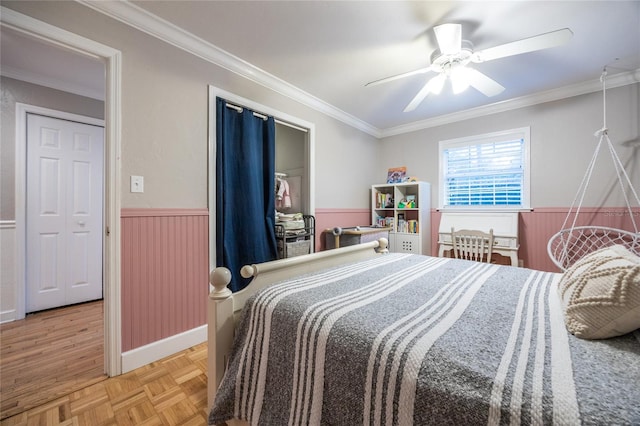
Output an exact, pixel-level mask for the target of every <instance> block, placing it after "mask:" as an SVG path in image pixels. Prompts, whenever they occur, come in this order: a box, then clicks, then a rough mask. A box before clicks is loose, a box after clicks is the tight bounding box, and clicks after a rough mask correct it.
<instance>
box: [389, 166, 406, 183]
mask: <svg viewBox="0 0 640 426" xmlns="http://www.w3.org/2000/svg"><path fill="white" fill-rule="evenodd" d="M406 175H407V168H406V167H405V166H402V167H392V168H390V169H389V170H388V171H387V183H402V182H403V181H404V178H405V176H406Z"/></svg>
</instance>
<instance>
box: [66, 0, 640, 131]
mask: <svg viewBox="0 0 640 426" xmlns="http://www.w3.org/2000/svg"><path fill="white" fill-rule="evenodd" d="M76 1H77V2H78V3H81V4H83V5H85V6H87V7H89V8H92V9H94V10H96V11H98V12H100V13H103V14H105V15H107V16H109V17H111V18H113V19H116V20H118V21H120V22H123V23H125V24H127V25H129V26H131V27H133V28H136V29H138V30H140V31H142V32H144V33H147V34H149V35H151V36H153V37H156V38H158V39H160V40H162V41H164V42H166V43H168V44H171V45H172V46H175V47H177V48H179V49H182V50H184V51H187V52H189V53H191V54H193V55H195V56H197V57H199V58H201V59H204V60H206V61H208V62H211V63H213V64H215V65H218V66H220V67H222V68H224V69H226V70H229V71H231V72H233V73H236V74H238V75H240V76H242V77H244V78H247V79H249V80H251V81H253V82H255V83H257V84H260V85H262V86H264V87H266V88H268V89H271V90H273V91H275V92H277V93H280V94H281V95H284V96H286V97H288V98H291V99H293V100H295V101H297V102H300V103H301V104H304V105H306V106H308V107H310V108H312V109H314V110H316V111H318V112H321V113H323V114H326V115H328V116H329V117H332V118H335V119H336V120H339V121H341V122H343V123H345V124H347V125H349V126H351V127H354V128H356V129H358V130H361V131H363V132H365V133H368V134H370V135H372V136H374V137H376V138H378V139H381V138H386V137H389V136H395V135H400V134H404V133H411V132H415V131H418V130H423V129H427V128H431V127H437V126H442V125H445V124H450V123H455V122H458V121H463V120H469V119H473V118H478V117H483V116H486V115H490V114H496V113H500V112H505V111H509V110H513V109H517V108H523V107H527V106H532V105H536V104H540V103H544V102H551V101H556V100H560V99H565V98H570V97H573V96H578V95H583V94H587V93H592V92H597V91H599V90H602V83H601V82H600V79H599V78H598V79H595V80H592V81H587V82H583V83H578V84H574V85H570V86H565V87H561V88H558V89H552V90H548V91H545V92H540V93H536V94H533V95H528V96H522V97H520V98H514V99H510V100H506V101H501V102H496V103H493V104H489V105H484V106H481V107H477V108H471V109H468V110H464V111H460V112H456V113H452V114H446V115H441V116H438V117H433V118H429V119H426V120H420V121H415V122H411V123H408V124H403V125H400V126H395V127H389V128H386V129H379V128H377V127H375V126H373V125H371V124H369V123H367V122H365V121H363V120H361V119H359V118H357V117H355V116H353V115H351V114H349V113H347V112H345V111H343V110H341V109H339V108H336V107H334V106H333V105H330V104H328V103H327V102H325V101H323V100H321V99H319V98H317V97H315V96H313V95H311V94H309V93H307V92H305V91H304V90H302V89H300V88H298V87H296V86H294V85H292V84H290V83H287V82H286V81H284V80H282V79H280V78H278V77H276V76H274V75H272V74H270V73H268V72H266V71H264V70H262V69H260V68H258V67H256V66H255V65H253V64H251V63H249V62H247V61H245V60H243V59H241V58H239V57H237V56H235V55H233V54H231V53H229V52H227V51H225V50H223V49H220V48H219V47H217V46H215V45H214V44H211V43H209V42H207V41H205V40H203V39H201V38H199V37H196V36H195V35H193V34H191V33H189V32H187V31H185V30H184V29H182V28H180V27H178V26H176V25H174V24H172V23H170V22H168V21H166V20H164V19H162V18H160V17H158V16H156V15H153V14H152V13H150V12H148V11H146V10H144V9H142V8H140V7H138V6H136V5H135V4H132V3H130V2H128V1H116V2H103V1H91V0H76ZM639 81H640V69H636V70H633V71H630V72H626V73H619V74H615V75H613V76H610V77H608V78H607V87H608V88H615V87H620V86H625V85H629V84H634V83H637V82H639Z"/></svg>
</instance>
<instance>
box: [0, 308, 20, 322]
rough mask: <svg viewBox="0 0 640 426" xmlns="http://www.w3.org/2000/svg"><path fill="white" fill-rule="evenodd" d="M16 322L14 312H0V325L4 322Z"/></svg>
mask: <svg viewBox="0 0 640 426" xmlns="http://www.w3.org/2000/svg"><path fill="white" fill-rule="evenodd" d="M15 320H16V310H15V309H12V310H10V311H2V312H0V324H2V323H5V322H11V321H15Z"/></svg>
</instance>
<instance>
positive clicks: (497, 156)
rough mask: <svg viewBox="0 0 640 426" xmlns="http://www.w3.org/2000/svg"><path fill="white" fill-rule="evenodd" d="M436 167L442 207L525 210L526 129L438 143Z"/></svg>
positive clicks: (526, 170) (526, 174)
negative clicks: (438, 156)
mask: <svg viewBox="0 0 640 426" xmlns="http://www.w3.org/2000/svg"><path fill="white" fill-rule="evenodd" d="M523 130H526V131H523ZM440 164H441V185H440V191H441V206H442V207H456V206H468V207H469V206H478V207H482V208H486V207H507V208H524V207H528V204H529V200H528V128H526V129H516V130H514V131H508V132H500V133H496V134H489V135H481V136H477V137H470V138H464V139H460V140H453V141H444V142H441V144H440ZM443 195H444V196H443Z"/></svg>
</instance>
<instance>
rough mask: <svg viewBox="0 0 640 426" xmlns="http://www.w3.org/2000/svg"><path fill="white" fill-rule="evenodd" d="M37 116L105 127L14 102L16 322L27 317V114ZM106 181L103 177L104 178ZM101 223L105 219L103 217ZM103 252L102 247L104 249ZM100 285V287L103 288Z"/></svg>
mask: <svg viewBox="0 0 640 426" xmlns="http://www.w3.org/2000/svg"><path fill="white" fill-rule="evenodd" d="M28 114H38V115H45V116H48V117H53V118H59V119H61V120H69V121H75V122H78V123H84V124H91V125H96V126H101V127H104V120H101V119H97V118H94V117H87V116H84V115H79V114H72V113H69V112H64V111H58V110H54V109H50V108H43V107H40V106H36V105H29V104H23V103H20V102H16V129H15V131H16V137H15V141H16V144H15V153H16V157H15V191H16V192H15V214H16V220H15V223H16V247H17V250H16V252H17V253H16V302H15V303H16V305H15V306H16V319H24V317H25V315H26V308H25V307H26V299H25V294H26V278H25V271H26V267H27V262H26V257H27V253H26V247H27V246H26V215H27V198H26V197H27V115H28ZM105 179H106V178H105ZM103 220H104V218H103ZM103 249H104V247H103ZM105 284H106V283H103V287H106V285H105Z"/></svg>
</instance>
